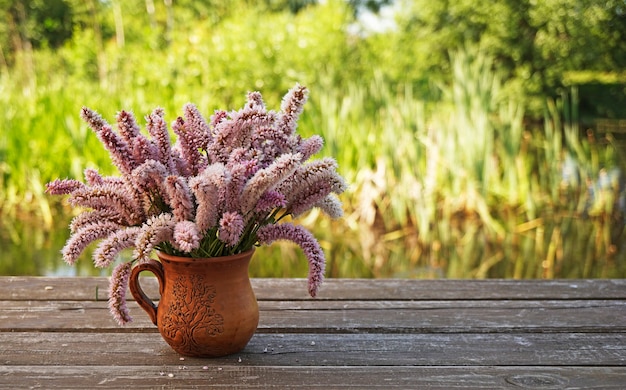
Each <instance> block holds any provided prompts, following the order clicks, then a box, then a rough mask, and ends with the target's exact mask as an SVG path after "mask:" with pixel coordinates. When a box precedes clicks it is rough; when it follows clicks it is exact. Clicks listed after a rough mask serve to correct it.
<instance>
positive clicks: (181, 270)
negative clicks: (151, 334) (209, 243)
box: [129, 249, 259, 357]
mask: <svg viewBox="0 0 626 390" xmlns="http://www.w3.org/2000/svg"><path fill="white" fill-rule="evenodd" d="M253 253H254V249H252V250H250V251H247V252H244V253H240V254H237V255H233V256H224V257H213V258H191V257H178V256H171V255H167V254H164V253H161V252H157V256H158V257H159V259H160V262H159V261H156V260H150V261H148V262H145V263H141V264H138V265H136V266H135V267H134V268H133V270H132V273H131V275H130V280H129V285H130V291H131V293H132V294H133V296H134V297H135V300H136V301H137V303H138V304H139V305H140V306H141V307H142V308H143V309H144V310H145V311H146V312H147V313H148V315H149V316H150V319H151V320H152V322H153V323H154V324H155V325H156V326H157V327H158V328H159V332H160V333H161V336H162V337H163V339H164V340H165V341H166V342H167V343H168V344H169V345H170V346H171V347H172V348H173V349H174V350H175V351H176V352H178V353H179V354H181V355H185V356H199V357H218V356H225V355H229V354H232V353H235V352H238V351H240V350H242V349H243V348H244V347H245V346H246V344H248V341H250V338H251V337H252V335H253V334H254V332H255V331H256V328H257V325H258V322H259V307H258V304H257V301H256V297H255V295H254V291H253V290H252V286H251V285H250V279H249V277H248V265H249V263H250V258H251V257H252V254H253ZM142 271H150V272H152V273H153V274H154V275H156V277H157V279H158V281H159V292H160V294H161V299H160V300H159V303H158V305H156V304H155V303H154V302H153V301H152V300H151V299H150V298H148V297H147V296H146V294H145V293H144V292H143V290H142V289H141V286H140V284H139V273H140V272H142Z"/></svg>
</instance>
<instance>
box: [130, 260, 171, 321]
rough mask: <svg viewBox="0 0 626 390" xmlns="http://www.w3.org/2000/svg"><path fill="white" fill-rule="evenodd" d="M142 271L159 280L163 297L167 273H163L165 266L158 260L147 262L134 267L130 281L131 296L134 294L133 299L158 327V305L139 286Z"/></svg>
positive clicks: (160, 292)
mask: <svg viewBox="0 0 626 390" xmlns="http://www.w3.org/2000/svg"><path fill="white" fill-rule="evenodd" d="M141 271H150V272H152V273H153V274H154V275H155V276H156V277H157V280H158V281H159V294H161V296H162V295H163V291H164V289H165V273H164V271H163V265H161V263H160V262H158V261H156V260H148V261H147V262H144V263H140V264H137V265H136V266H134V267H133V269H132V271H131V273H130V279H129V281H128V282H129V283H128V284H129V287H130V292H131V294H133V297H135V300H136V301H137V303H138V304H139V306H141V308H142V309H144V310H145V311H146V313H148V315H149V316H150V319H151V320H152V323H153V324H154V325H156V324H157V305H155V304H154V302H152V299H150V298H148V296H147V295H146V293H144V292H143V289H142V288H141V285H140V284H139V274H140V273H141Z"/></svg>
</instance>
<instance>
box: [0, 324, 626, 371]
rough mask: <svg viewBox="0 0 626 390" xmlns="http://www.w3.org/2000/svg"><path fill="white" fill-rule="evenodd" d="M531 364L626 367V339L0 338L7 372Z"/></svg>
mask: <svg viewBox="0 0 626 390" xmlns="http://www.w3.org/2000/svg"><path fill="white" fill-rule="evenodd" d="M68 351H71V353H68ZM240 360H241V361H240ZM529 362H532V364H534V365H542V366H583V365H584V366H605V367H608V366H618V367H619V366H626V337H624V335H623V334H594V333H567V334H565V333H563V334H536V333H534V334H533V333H530V334H529V333H515V334H350V335H341V334H339V335H338V334H313V333H303V334H256V335H254V337H253V338H252V340H250V343H249V344H248V345H247V346H246V348H245V349H244V350H243V351H241V352H240V353H237V354H235V355H231V356H227V357H223V358H217V359H199V358H184V360H182V361H181V360H180V356H179V355H178V354H177V353H176V352H174V351H173V350H172V349H171V348H169V346H168V345H167V344H166V343H165V342H164V341H163V340H162V339H161V337H160V335H158V334H156V333H155V334H145V333H138V334H129V333H104V334H103V333H100V334H94V333H67V332H58V333H57V332H55V333H51V332H32V333H31V332H14V333H0V365H6V366H9V365H13V366H15V365H17V366H22V365H29V364H32V365H37V366H39V365H57V366H75V365H94V366H109V365H129V366H132V365H148V366H151V365H160V364H163V365H177V364H182V365H186V366H198V365H200V366H204V365H209V366H211V367H216V366H221V365H229V364H236V365H242V366H262V365H266V366H436V365H442V364H444V365H450V366H456V365H458V366H526V365H528V364H529Z"/></svg>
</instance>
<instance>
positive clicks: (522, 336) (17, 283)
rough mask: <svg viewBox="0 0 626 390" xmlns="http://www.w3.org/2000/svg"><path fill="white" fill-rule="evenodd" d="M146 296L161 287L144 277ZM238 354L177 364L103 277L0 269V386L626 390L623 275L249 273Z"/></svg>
mask: <svg viewBox="0 0 626 390" xmlns="http://www.w3.org/2000/svg"><path fill="white" fill-rule="evenodd" d="M142 286H144V289H145V290H146V292H147V293H148V294H149V295H150V296H151V297H152V298H153V299H155V300H157V299H158V294H157V291H158V286H157V284H156V281H155V280H154V279H153V278H143V279H142ZM253 287H254V290H255V292H256V295H257V299H258V301H259V307H260V324H259V328H258V330H257V333H256V334H255V335H254V337H253V338H252V340H251V341H250V343H249V344H248V345H247V346H246V348H245V349H244V350H243V351H241V352H240V353H237V354H235V355H231V356H227V357H224V358H219V359H197V358H184V360H181V357H180V356H179V355H178V354H176V353H175V352H174V351H173V350H171V349H170V348H169V346H167V344H165V342H164V341H163V340H162V339H161V336H160V335H159V334H158V332H157V330H156V327H155V326H154V325H153V324H152V323H151V322H150V320H149V319H148V316H147V315H146V314H145V313H144V312H143V311H142V310H141V309H140V308H139V307H138V306H137V305H136V304H135V303H134V302H130V303H129V307H130V310H131V314H132V315H133V317H134V321H133V322H132V323H131V324H129V325H127V326H125V327H119V326H117V325H116V324H115V323H114V321H113V320H112V319H111V317H110V316H109V313H108V309H107V302H106V295H107V288H108V281H107V279H106V278H97V277H96V278H39V277H35V278H30V277H0V388H2V389H4V388H7V389H22V388H24V389H26V388H47V389H61V388H63V389H87V388H103V389H125V388H132V389H155V388H181V389H182V388H189V389H192V388H229V389H230V388H279V389H289V388H324V389H334V388H355V389H374V388H381V389H392V388H398V389H413V388H420V389H421V388H440V389H457V388H473V389H568V388H572V389H574V388H579V389H580V388H585V389H623V388H626V385H625V384H626V281H625V280H558V281H513V280H484V281H461V280H434V281H432V280H341V279H339V280H333V279H331V280H328V281H327V283H325V285H324V289H323V290H322V293H321V294H320V297H319V298H317V299H311V298H309V297H308V296H307V295H306V281H305V280H302V279H254V280H253Z"/></svg>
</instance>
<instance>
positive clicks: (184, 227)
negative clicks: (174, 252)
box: [174, 221, 200, 253]
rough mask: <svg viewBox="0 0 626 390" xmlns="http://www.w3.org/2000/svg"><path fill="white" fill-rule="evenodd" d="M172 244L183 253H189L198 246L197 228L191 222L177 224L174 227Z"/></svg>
mask: <svg viewBox="0 0 626 390" xmlns="http://www.w3.org/2000/svg"><path fill="white" fill-rule="evenodd" d="M174 242H175V244H176V245H177V246H178V248H179V249H180V250H181V251H183V252H187V253H189V252H191V251H192V250H194V249H197V248H198V247H199V246H200V232H199V230H198V226H197V225H196V224H195V223H193V222H191V221H182V222H178V223H177V224H176V226H175V227H174Z"/></svg>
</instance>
